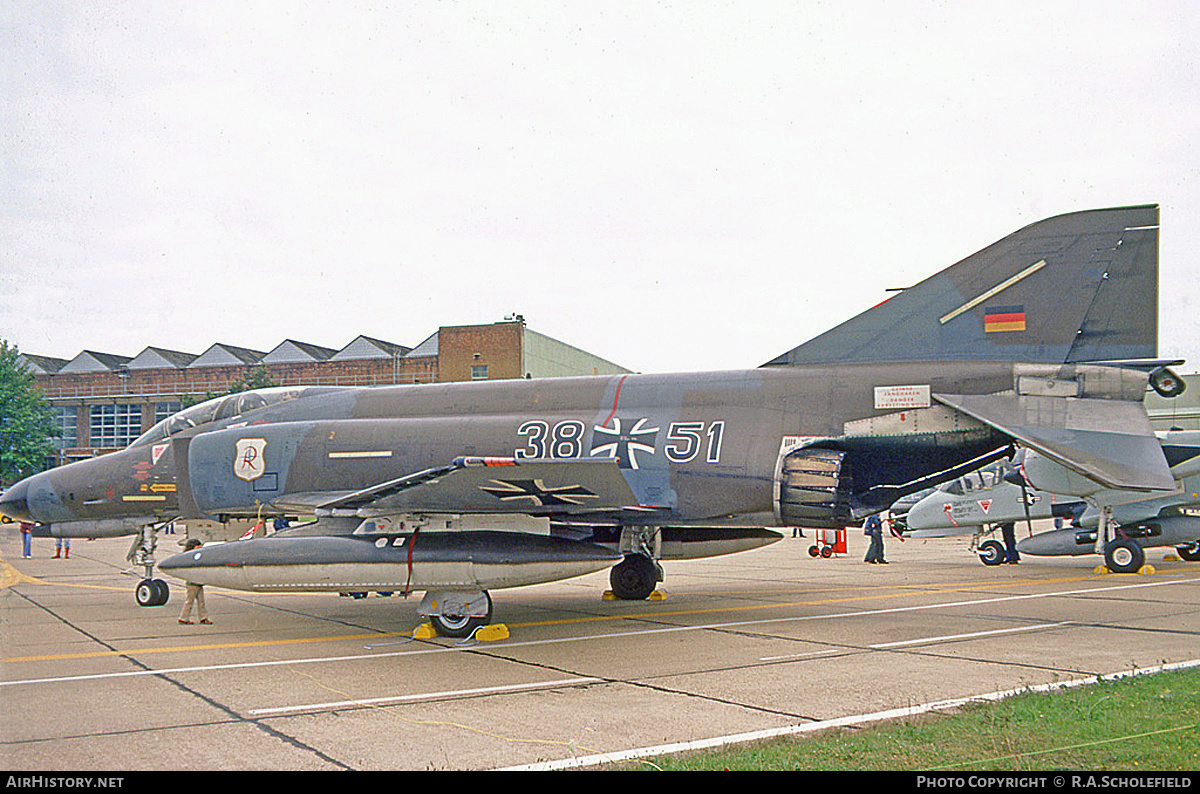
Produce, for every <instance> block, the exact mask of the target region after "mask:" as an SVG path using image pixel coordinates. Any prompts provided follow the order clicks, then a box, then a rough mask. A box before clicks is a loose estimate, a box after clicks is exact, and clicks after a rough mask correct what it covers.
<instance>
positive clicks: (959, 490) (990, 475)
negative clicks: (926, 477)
mask: <svg viewBox="0 0 1200 794" xmlns="http://www.w3.org/2000/svg"><path fill="white" fill-rule="evenodd" d="M1011 469H1012V467H1011V466H1010V465H1009V464H1008V463H1007V462H1006V461H1001V462H1000V463H999V464H998V465H995V466H989V467H988V468H984V469H979V470H977V471H973V472H971V473H970V474H966V475H963V476H962V477H959V478H958V479H957V480H952V481H951V482H949V483H947V484H946V485H943V486H942V488H941V490H943V491H946V492H947V493H952V494H954V495H955V496H962V495H963V494H968V493H974V492H975V491H987V490H991V489H992V488H995V487H996V486H997V485H999V484H1000V483H1001V482H1002V481H1003V480H1004V475H1005V474H1007V473H1008V472H1009V471H1010V470H1011Z"/></svg>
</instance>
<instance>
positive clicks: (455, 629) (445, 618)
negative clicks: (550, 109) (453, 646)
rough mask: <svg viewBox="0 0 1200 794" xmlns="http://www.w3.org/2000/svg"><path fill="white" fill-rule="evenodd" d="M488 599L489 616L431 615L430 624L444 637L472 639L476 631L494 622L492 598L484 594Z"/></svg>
mask: <svg viewBox="0 0 1200 794" xmlns="http://www.w3.org/2000/svg"><path fill="white" fill-rule="evenodd" d="M484 596H485V597H486V598H487V614H486V615H484V616H483V617H479V616H477V615H476V616H472V615H430V616H429V622H430V623H432V624H433V628H434V630H435V631H437V633H438V634H440V635H441V636H443V637H458V638H461V637H470V636H471V634H472V633H473V632H474V631H475V629H477V628H479V627H480V626H486V625H487V624H489V623H491V622H492V596H491V595H490V594H489V593H487V592H484Z"/></svg>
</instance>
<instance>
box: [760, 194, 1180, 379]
mask: <svg viewBox="0 0 1200 794" xmlns="http://www.w3.org/2000/svg"><path fill="white" fill-rule="evenodd" d="M880 272H881V275H883V274H885V273H886V270H883V269H882V268H881V271H880ZM1157 349H1158V207H1157V206H1156V205H1145V206H1137V207H1120V208H1114V209H1101V210H1089V211H1085V212H1075V213H1069V214H1066V215H1059V216H1056V217H1053V218H1047V219H1046V220H1042V221H1038V222H1037V223H1034V224H1031V225H1029V226H1027V227H1025V228H1024V229H1021V230H1020V231H1017V232H1014V233H1013V234H1011V235H1009V236H1008V237H1005V238H1004V239H1002V240H1000V241H998V242H996V243H993V244H992V245H990V246H988V247H987V248H985V249H983V250H982V251H979V252H978V253H975V254H972V255H971V256H969V257H967V258H966V259H964V260H962V261H961V262H958V263H957V264H955V265H952V266H950V267H949V268H946V269H945V270H943V271H941V272H940V273H937V274H936V275H934V276H931V277H930V278H927V279H925V280H924V281H922V282H920V283H919V284H916V285H915V286H912V287H909V288H908V289H905V290H903V291H901V292H899V293H898V294H896V295H894V296H893V297H891V298H889V299H887V300H886V301H884V302H883V303H881V304H879V305H878V306H875V307H874V308H872V309H869V310H867V311H865V312H863V313H862V314H859V315H858V316H856V317H853V318H851V319H850V320H847V321H846V322H844V323H842V324H841V325H838V326H836V327H835V328H833V329H831V330H829V331H827V332H825V333H823V334H821V335H820V336H817V337H815V338H813V339H811V340H810V341H808V342H805V343H804V344H802V345H800V346H799V347H797V348H795V349H793V350H790V351H789V352H787V353H784V354H783V355H781V356H779V357H778V358H776V359H774V360H772V361H770V362H768V363H767V365H766V366H785V365H797V364H825V363H870V362H882V361H955V360H973V361H1027V362H1039V363H1054V364H1061V363H1067V362H1083V361H1103V360H1117V359H1152V358H1155V357H1156V356H1157Z"/></svg>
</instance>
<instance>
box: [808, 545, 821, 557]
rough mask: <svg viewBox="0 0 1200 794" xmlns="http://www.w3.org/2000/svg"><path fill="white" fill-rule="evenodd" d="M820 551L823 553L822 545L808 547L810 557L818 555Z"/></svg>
mask: <svg viewBox="0 0 1200 794" xmlns="http://www.w3.org/2000/svg"><path fill="white" fill-rule="evenodd" d="M820 553H821V549H820V547H818V546H809V547H808V556H809V557H816V556H817V555H818V554H820Z"/></svg>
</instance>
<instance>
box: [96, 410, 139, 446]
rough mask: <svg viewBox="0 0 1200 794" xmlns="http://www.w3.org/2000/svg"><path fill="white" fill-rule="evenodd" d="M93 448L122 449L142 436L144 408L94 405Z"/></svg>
mask: <svg viewBox="0 0 1200 794" xmlns="http://www.w3.org/2000/svg"><path fill="white" fill-rule="evenodd" d="M90 419H91V446H93V447H99V448H101V449H121V448H123V447H127V446H129V445H130V444H131V443H132V442H133V440H134V439H135V438H137V437H138V436H140V435H141V434H142V406H140V405H137V404H136V403H117V404H115V405H93V406H92V408H91V416H90Z"/></svg>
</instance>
